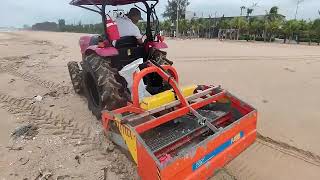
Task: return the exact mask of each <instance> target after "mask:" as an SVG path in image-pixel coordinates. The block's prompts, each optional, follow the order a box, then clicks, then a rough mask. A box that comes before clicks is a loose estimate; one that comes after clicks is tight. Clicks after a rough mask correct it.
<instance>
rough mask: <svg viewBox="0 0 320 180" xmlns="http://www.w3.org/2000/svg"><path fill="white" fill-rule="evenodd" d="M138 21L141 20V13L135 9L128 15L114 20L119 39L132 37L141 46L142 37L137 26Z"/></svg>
mask: <svg viewBox="0 0 320 180" xmlns="http://www.w3.org/2000/svg"><path fill="white" fill-rule="evenodd" d="M139 20H142V17H141V12H140V11H139V9H137V8H131V9H130V11H129V13H128V14H126V15H124V16H123V17H119V18H117V19H116V20H115V22H116V23H117V26H118V30H119V33H120V37H124V36H134V37H136V38H137V40H138V43H139V44H143V40H142V35H141V33H140V30H139V28H138V26H137V24H138V22H139Z"/></svg>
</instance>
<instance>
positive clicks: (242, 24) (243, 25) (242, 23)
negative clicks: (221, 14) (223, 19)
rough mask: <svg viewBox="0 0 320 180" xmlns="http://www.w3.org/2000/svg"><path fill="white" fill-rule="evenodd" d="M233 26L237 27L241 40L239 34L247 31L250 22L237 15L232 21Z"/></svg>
mask: <svg viewBox="0 0 320 180" xmlns="http://www.w3.org/2000/svg"><path fill="white" fill-rule="evenodd" d="M230 25H231V28H234V29H237V30H238V33H237V40H239V36H240V34H241V32H242V31H246V30H247V29H248V22H247V21H246V20H245V18H243V17H236V18H234V19H232V20H231V21H230Z"/></svg>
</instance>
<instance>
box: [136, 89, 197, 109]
mask: <svg viewBox="0 0 320 180" xmlns="http://www.w3.org/2000/svg"><path fill="white" fill-rule="evenodd" d="M196 88H197V86H196V85H192V86H188V87H185V88H183V89H182V94H183V96H184V97H188V96H191V95H192V94H193V92H194V91H195V89H196ZM175 100H176V97H175V93H174V91H173V90H168V91H165V92H162V93H159V94H157V95H154V96H151V97H146V98H144V99H143V100H142V102H141V103H140V107H141V108H142V109H144V110H146V111H148V110H151V109H155V108H158V107H161V106H163V105H165V104H168V103H170V102H173V101H175Z"/></svg>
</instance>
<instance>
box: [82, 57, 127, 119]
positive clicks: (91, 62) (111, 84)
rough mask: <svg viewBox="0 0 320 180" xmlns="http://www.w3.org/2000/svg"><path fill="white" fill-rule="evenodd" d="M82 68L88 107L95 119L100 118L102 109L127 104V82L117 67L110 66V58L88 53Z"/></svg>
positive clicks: (110, 109) (111, 108)
mask: <svg viewBox="0 0 320 180" xmlns="http://www.w3.org/2000/svg"><path fill="white" fill-rule="evenodd" d="M82 69H83V73H82V75H83V77H82V82H83V87H84V92H85V95H86V98H87V100H88V108H89V110H91V111H92V113H93V115H95V116H96V117H97V119H101V111H102V110H104V109H106V110H109V111H112V110H115V109H118V108H120V107H123V106H125V105H127V102H128V101H129V100H130V92H129V90H128V89H127V82H126V80H125V79H124V78H123V77H121V76H120V75H119V73H118V71H117V69H115V68H112V66H111V60H110V59H107V58H103V57H100V56H98V55H96V54H92V55H89V56H87V57H86V58H85V60H84V62H83V63H82Z"/></svg>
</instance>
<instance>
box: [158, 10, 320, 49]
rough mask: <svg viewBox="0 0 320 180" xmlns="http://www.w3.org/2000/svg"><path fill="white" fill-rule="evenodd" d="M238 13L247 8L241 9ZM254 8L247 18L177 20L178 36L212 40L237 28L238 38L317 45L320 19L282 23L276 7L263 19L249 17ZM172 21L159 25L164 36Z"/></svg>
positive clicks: (172, 25)
mask: <svg viewBox="0 0 320 180" xmlns="http://www.w3.org/2000/svg"><path fill="white" fill-rule="evenodd" d="M240 9H241V13H243V12H244V10H245V9H246V8H245V7H241V8H240ZM253 11H254V9H252V8H247V12H246V16H240V17H235V18H232V19H230V18H224V17H221V18H219V19H212V18H211V19H210V18H198V19H192V20H190V21H188V20H185V19H182V20H180V21H179V23H180V28H179V31H180V32H179V33H180V34H181V35H182V37H186V38H213V37H217V34H218V31H219V29H223V30H224V29H237V30H238V31H237V32H238V34H237V39H240V40H242V39H245V40H253V41H255V40H259V41H270V42H271V41H273V40H275V38H280V39H283V42H284V43H291V42H292V41H295V42H297V43H300V42H308V43H309V44H311V43H312V42H316V43H318V44H319V42H320V18H319V19H316V20H314V21H305V20H295V19H293V20H288V21H287V20H285V18H284V16H282V15H280V14H279V13H278V11H279V8H278V7H276V6H274V7H272V8H271V9H270V10H269V11H268V12H266V14H265V16H264V17H259V18H258V17H254V16H253V17H251V15H252V13H253ZM173 22H174V21H173V20H171V19H169V18H168V19H167V20H165V21H163V22H161V30H162V31H163V32H164V34H165V35H167V36H170V35H171V36H172V35H173V33H172V32H173V31H174V30H175V25H174V23H173Z"/></svg>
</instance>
